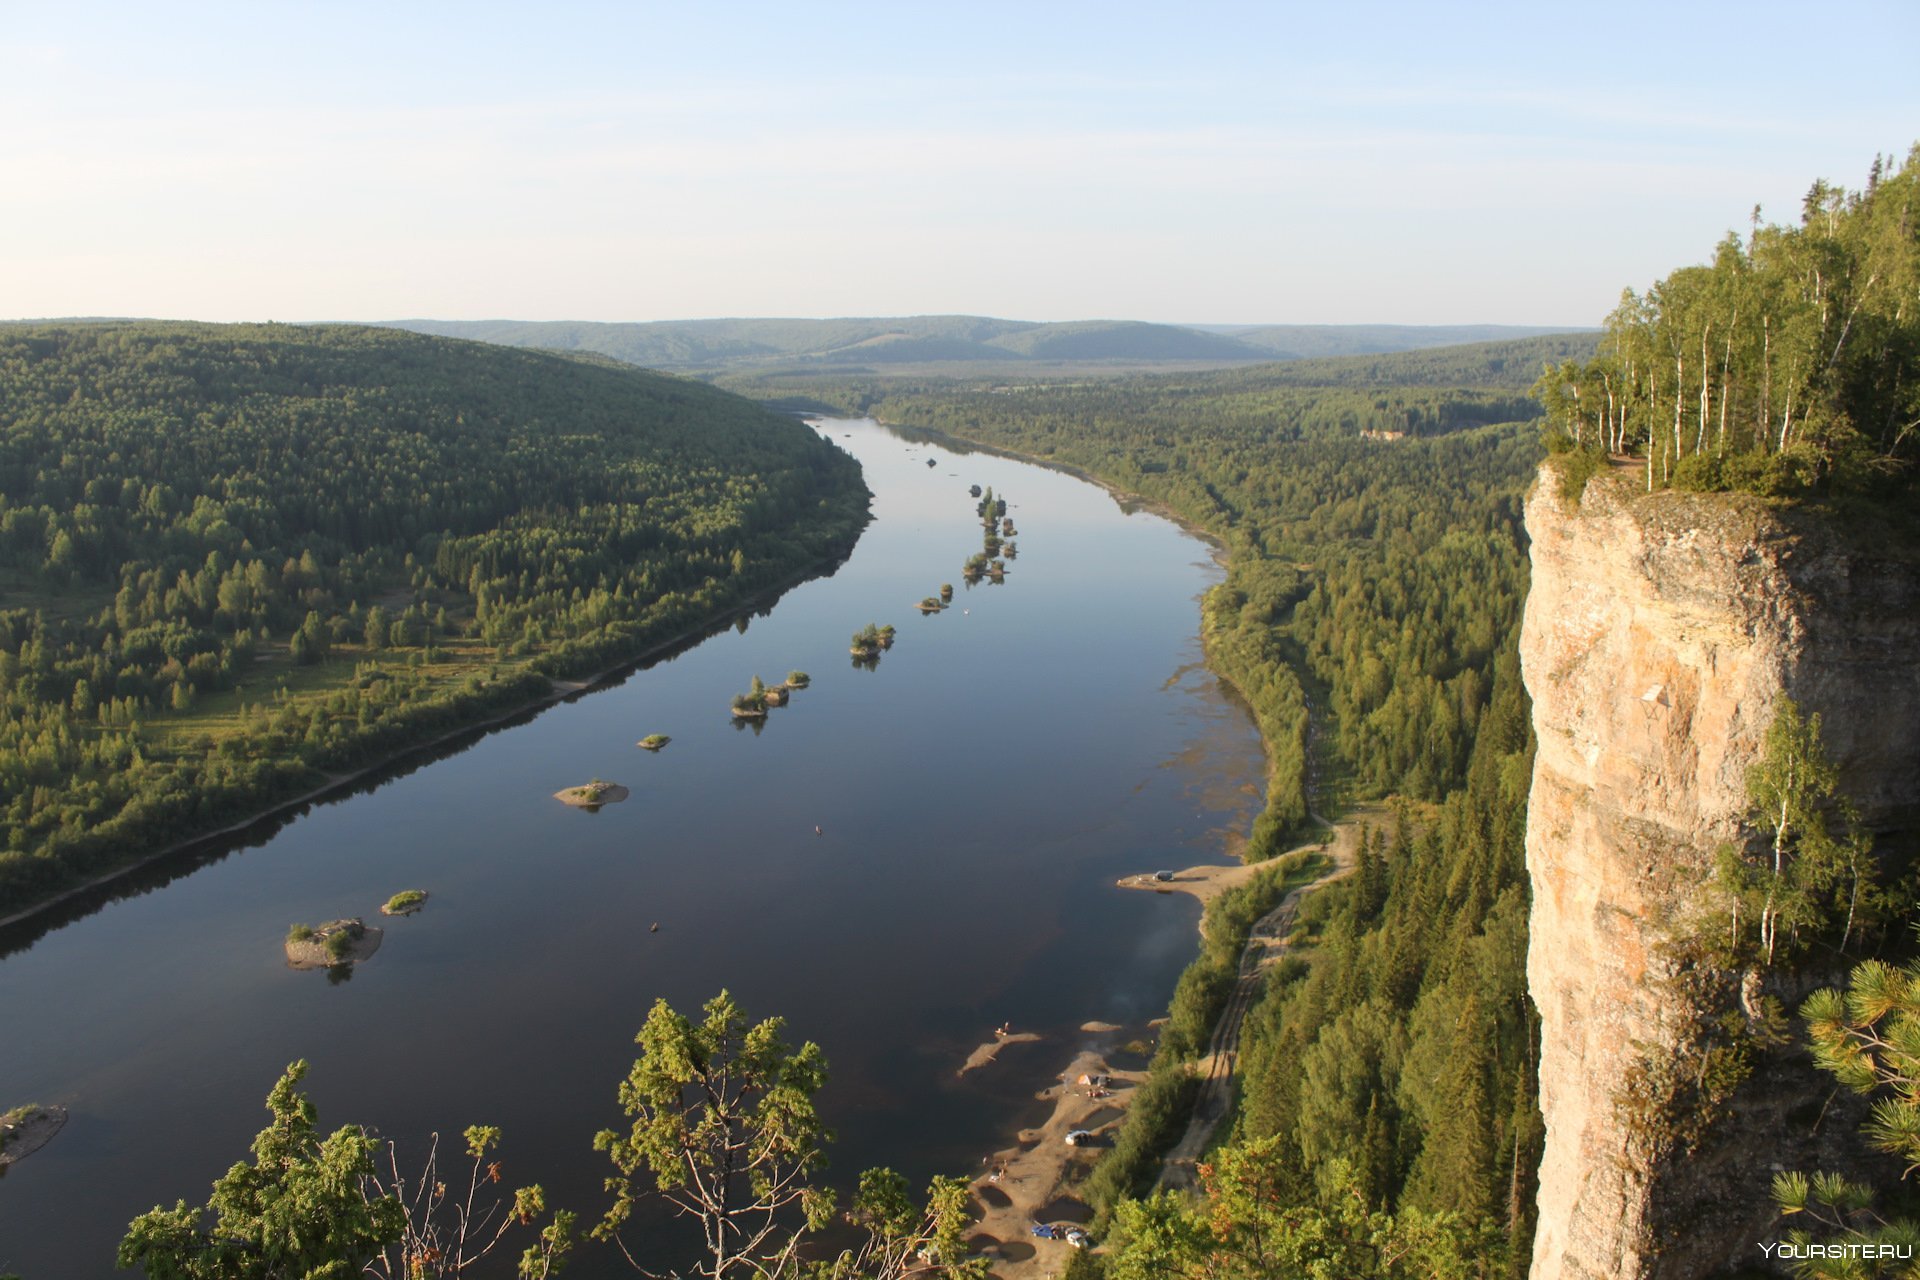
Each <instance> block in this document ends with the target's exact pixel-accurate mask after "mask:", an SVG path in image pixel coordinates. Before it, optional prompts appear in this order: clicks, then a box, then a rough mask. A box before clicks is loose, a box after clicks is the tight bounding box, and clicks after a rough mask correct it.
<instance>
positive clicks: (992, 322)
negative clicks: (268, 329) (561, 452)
mask: <svg viewBox="0 0 1920 1280" xmlns="http://www.w3.org/2000/svg"><path fill="white" fill-rule="evenodd" d="M386 325H387V327H390V328H397V329H411V330H413V331H415V332H418V333H429V334H435V335H438V336H441V337H448V338H470V339H473V340H475V341H478V342H493V343H499V344H502V345H505V346H514V347H541V348H546V349H549V350H557V351H588V352H595V353H598V354H600V355H604V356H610V357H612V358H613V359H616V360H623V361H625V362H627V363H629V364H637V365H642V366H645V367H647V368H654V369H681V370H700V371H706V372H719V371H723V370H725V371H735V370H750V369H756V368H757V369H769V368H782V367H785V368H799V367H821V368H832V367H855V366H860V367H871V366H878V365H896V366H897V365H937V364H973V365H981V364H987V363H997V364H1007V365H1019V364H1028V363H1032V364H1048V363H1057V364H1066V363H1073V364H1114V365H1131V366H1141V365H1154V364H1174V363H1181V364H1188V365H1192V364H1221V365H1231V364H1253V363H1257V362H1262V361H1271V360H1275V359H1303V358H1317V357H1323V356H1339V355H1360V354H1373V353H1387V352H1397V351H1415V350H1424V349H1426V348H1429V347H1441V346H1452V345H1456V344H1459V343H1464V342H1486V341H1494V340H1511V339H1518V338H1525V337H1532V336H1534V335H1538V334H1547V333H1553V332H1556V331H1555V330H1552V329H1542V328H1528V327H1522V326H1513V325H1453V326H1432V327H1422V326H1411V325H1264V326H1259V325H1238V326H1236V325H1170V324H1147V323H1144V322H1141V321H1137V320H1075V321H1067V322H1062V323H1058V324H1039V323H1034V322H1032V321H1025V320H999V319H994V318H992V317H990V316H904V317H879V318H869V319H862V318H844V319H833V320H804V319H765V320H743V319H728V320H661V321H652V322H647V323H634V324H606V323H594V322H586V321H565V320H556V321H525V320H394V321H388V322H386Z"/></svg>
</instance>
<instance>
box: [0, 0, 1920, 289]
mask: <svg viewBox="0 0 1920 1280" xmlns="http://www.w3.org/2000/svg"><path fill="white" fill-rule="evenodd" d="M1915 49H1920V4H1917V3H1915V2H1914V0H1896V2H1893V3H1884V4H1875V3H1846V2H1845V0H1841V2H1840V3H1837V4H1834V5H1831V6H1828V7H1825V8H1824V9H1823V8H1822V7H1820V6H1814V5H1810V4H1807V3H1804V0H1801V2H1797V3H1794V4H1791V5H1789V4H1772V3H1742V4H1699V3H1689V2H1688V0H1668V2H1667V3H1662V4H1656V5H1641V4H1637V3H1617V4H1616V3H1609V4H1600V5H1583V6H1579V7H1578V9H1577V10H1576V9H1575V8H1574V7H1572V6H1550V5H1542V4H1530V5H1525V6H1521V5H1512V6H1493V5H1471V4H1466V5H1461V4H1455V5H1440V4H1433V3H1423V4H1378V5H1354V4H1339V5H1335V4H1323V5H1316V6H1313V7H1306V6H1301V5H1294V4H1282V3H1274V4H1247V5H1230V4H1209V3H1185V4H1168V3H1156V4H1151V5H1146V4H1140V5H1135V4H1123V3H1104V4H1085V5H1081V4H1047V3H1043V2H1042V0H1028V2H1027V3H1024V4H1009V5H997V4H982V3H969V4H966V5H958V4H948V5H940V6H935V5H928V4H916V3H907V2H896V3H891V4H885V5H841V4H832V3H825V2H816V3H813V4H796V3H790V2H789V3H783V4H765V5H762V4H735V3H716V4H711V5H694V4H688V3H684V2H683V3H675V4H671V5H669V4H605V5H597V4H572V5H569V4H559V3H556V4H550V5H532V4H526V3H520V4H515V5H512V6H495V5H488V4H471V3H469V4H459V5H451V4H449V5H444V6H442V5H429V4H398V3H391V2H389V3H383V4H377V5H375V4H368V5H360V4H335V3H329V4H318V3H310V4H304V5H293V4H271V3H269V4H259V3H256V4H247V5H232V6H226V5H197V4H170V5H155V4H151V3H143V4H139V5H131V4H129V5H106V4H96V5H84V4H78V3H76V4H72V5H49V4H44V3H31V4H29V3H19V2H15V0H0V108H3V109H4V111H5V118H6V119H7V121H8V125H7V127H6V129H5V130H3V131H0V316H11V317H25V316H49V315H155V316H177V317H192V318H198V319H208V320H232V319H267V318H272V319H280V320H300V319H318V318H329V319H383V318H398V317H440V318H467V319H473V318H482V317H515V318H524V319H587V320H651V319H676V318H687V317H695V316H721V315H735V316H738V315H893V314H913V313H925V312H969V313H978V314H989V315H1000V316H1012V317H1018V318H1023V319H1036V320H1058V319H1076V318H1089V317H1124V318H1135V319H1146V320H1167V321H1195V322H1198V321H1214V322H1223V323H1225V322H1246V323H1251V322H1262V321H1272V322H1296V323H1359V322H1369V321H1379V322H1401V323H1450V322H1506V323H1529V324H1533V323H1537V324H1592V323H1598V322H1599V320H1600V319H1601V318H1602V317H1603V316H1604V314H1605V313H1606V312H1607V310H1608V309H1610V308H1611V306H1612V305H1613V303H1614V301H1615V299H1616V298H1617V296H1618V294H1619V291H1620V290H1621V288H1622V287H1624V286H1627V285H1632V286H1635V287H1643V286H1645V285H1646V284H1647V283H1649V282H1651V281H1652V280H1653V279H1656V278H1657V277H1659V276H1661V275H1664V274H1665V273H1666V272H1667V271H1669V270H1671V269H1672V268H1674V267H1676V266H1680V265H1684V264H1686V263H1689V262H1695V261H1700V260H1702V259H1704V258H1705V257H1706V256H1707V254H1708V253H1709V252H1710V251H1711V248H1712V245H1713V244H1714V242H1715V241H1716V240H1718V239H1719V237H1720V236H1721V235H1723V234H1724V233H1725V232H1726V231H1727V230H1728V229H1730V228H1735V227H1739V228H1742V229H1744V227H1745V225H1746V222H1747V217H1748V213H1749V211H1750V210H1751V208H1752V206H1753V205H1754V204H1755V203H1759V204H1761V205H1763V206H1764V208H1765V211H1766V213H1767V215H1768V216H1770V217H1772V218H1775V219H1791V218H1793V217H1794V216H1795V215H1796V214H1797V210H1798V205H1799V198H1800V196H1801V194H1802V193H1803V192H1804V191H1805V190H1806V188H1807V186H1808V184H1809V183H1810V182H1811V180H1812V179H1814V178H1815V177H1827V178H1830V179H1833V180H1835V181H1839V182H1842V183H1844V184H1846V185H1849V186H1854V185H1858V184H1859V183H1860V182H1861V181H1862V179H1863V178H1864V175H1865V172H1866V169H1867V166H1868V164H1869V162H1870V161H1871V159H1872V157H1873V155H1874V154H1875V152H1883V153H1887V152H1890V153H1893V154H1895V155H1897V156H1900V157H1904V156H1905V155H1906V153H1907V151H1908V148H1909V147H1910V146H1911V145H1912V144H1913V142H1914V141H1915V140H1916V139H1920V73H1916V71H1915V62H1914V50H1915Z"/></svg>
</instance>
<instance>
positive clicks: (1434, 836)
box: [1233, 650, 1542, 1274]
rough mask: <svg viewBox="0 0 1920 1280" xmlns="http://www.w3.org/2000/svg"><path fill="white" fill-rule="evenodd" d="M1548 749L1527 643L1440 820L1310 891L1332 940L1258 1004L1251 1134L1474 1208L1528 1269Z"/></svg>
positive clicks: (1319, 929)
mask: <svg viewBox="0 0 1920 1280" xmlns="http://www.w3.org/2000/svg"><path fill="white" fill-rule="evenodd" d="M1531 758H1532V741H1531V735H1530V733H1529V731H1528V723H1527V709H1526V696H1525V693H1524V691H1523V690H1522V688H1521V686H1520V681H1519V671H1518V663H1517V661H1516V660H1515V656H1514V654H1513V652H1512V651H1511V650H1508V651H1507V652H1506V653H1504V654H1503V655H1502V656H1501V657H1500V659H1499V661H1498V662H1497V664H1496V677H1495V682H1494V689H1493V692H1492V695H1491V698H1490V700H1489V703H1488V706H1487V710H1486V713H1485V714H1484V715H1483V716H1482V718H1481V724H1480V733H1479V739H1478V741H1477V742H1476V744H1475V747H1474V753H1473V756H1472V758H1471V760H1470V762H1469V766H1468V770H1467V783H1466V786H1465V787H1464V788H1463V789H1461V790H1459V791H1456V792H1454V793H1453V794H1452V795H1450V796H1449V797H1448V798H1447V800H1446V801H1445V803H1444V804H1442V805H1441V806H1440V807H1439V808H1438V810H1437V811H1436V812H1435V813H1434V814H1433V815H1432V817H1431V819H1430V821H1428V822H1426V823H1425V824H1424V828H1425V829H1424V830H1420V829H1417V828H1416V825H1415V822H1414V820H1413V815H1412V813H1411V812H1409V811H1407V810H1405V809H1403V810H1402V811H1401V812H1400V814H1399V816H1398V817H1397V818H1396V820H1395V822H1394V829H1393V831H1392V833H1391V835H1389V834H1388V833H1387V832H1385V831H1374V832H1372V833H1370V834H1364V833H1363V835H1362V850H1361V852H1360V856H1359V859H1358V866H1357V868H1356V872H1355V874H1353V875H1351V876H1349V877H1347V878H1346V879H1344V880H1342V881H1340V882H1338V883H1336V884H1333V885H1330V886H1328V887H1327V888H1325V889H1322V890H1320V891H1319V892H1317V893H1315V894H1314V895H1312V896H1311V897H1309V898H1307V899H1306V901H1305V902H1304V903H1303V904H1302V908H1301V912H1300V916H1299V919H1298V921H1297V925H1298V927H1300V928H1301V929H1303V930H1305V931H1307V932H1308V933H1309V934H1311V935H1312V936H1313V939H1314V941H1313V943H1312V945H1311V946H1310V947H1308V948H1307V949H1306V950H1305V951H1304V952H1303V953H1302V954H1303V958H1304V963H1299V964H1292V965H1287V966H1282V967H1280V968H1278V969H1276V970H1275V971H1274V972H1273V973H1272V975H1271V976H1270V978H1269V980H1268V988H1267V991H1266V994H1265V995H1264V997H1263V998H1262V999H1261V1000H1260V1001H1259V1003H1257V1004H1256V1005H1255V1006H1254V1007H1253V1009H1252V1010H1251V1011H1250V1012H1249V1014H1248V1016H1247V1020H1246V1023H1245V1024H1244V1027H1243V1029H1242V1032H1241V1063H1242V1079H1243V1081H1244V1092H1243V1098H1242V1104H1241V1113H1240V1118H1239V1122H1238V1126H1237V1128H1236V1130H1235V1132H1234V1135H1233V1137H1234V1141H1235V1142H1236V1143H1245V1142H1260V1141H1267V1140H1271V1141H1273V1142H1274V1143H1276V1144H1278V1146H1277V1150H1279V1151H1280V1152H1282V1153H1284V1156H1285V1159H1286V1160H1287V1161H1288V1162H1289V1163H1290V1164H1291V1165H1292V1166H1293V1167H1296V1168H1298V1169H1299V1171H1300V1173H1301V1176H1302V1177H1303V1178H1304V1179H1305V1181H1306V1184H1308V1185H1310V1186H1312V1187H1314V1188H1318V1189H1324V1188H1326V1187H1328V1186H1329V1185H1331V1184H1332V1182H1333V1180H1335V1179H1336V1177H1337V1178H1339V1179H1344V1180H1345V1181H1346V1182H1347V1183H1348V1184H1349V1185H1350V1186H1351V1188H1352V1189H1353V1193H1354V1194H1355V1195H1357V1196H1358V1197H1359V1198H1360V1200H1361V1201H1363V1202H1364V1203H1365V1204H1366V1205H1367V1206H1369V1207H1370V1208H1373V1209H1378V1210H1383V1211H1391V1212H1394V1213H1401V1214H1404V1213H1408V1212H1420V1213H1447V1214H1453V1215H1457V1219H1458V1221H1459V1222H1460V1223H1461V1224H1462V1225H1463V1226H1464V1227H1467V1228H1470V1229H1472V1230H1473V1231H1476V1232H1484V1233H1485V1239H1486V1240H1487V1241H1488V1243H1487V1244H1486V1246H1485V1253H1484V1256H1485V1257H1486V1258H1488V1259H1489V1261H1490V1262H1491V1263H1497V1264H1498V1267H1499V1268H1511V1269H1514V1270H1515V1271H1516V1272H1517V1271H1521V1270H1524V1267H1525V1260H1526V1257H1527V1255H1528V1251H1529V1247H1530V1241H1531V1236H1532V1230H1533V1220H1532V1214H1533V1194H1532V1185H1531V1178H1532V1175H1533V1170H1534V1168H1535V1167H1536V1165H1537V1163H1538V1160H1539V1151H1540V1143H1541V1141H1542V1131H1541V1126H1540V1118H1539V1113H1538V1108H1537V1105H1536V1103H1535V1092H1536V1084H1535V1068H1536V1050H1535V1037H1536V1018H1535V1015H1534V1014H1533V1011H1532V1007H1531V1004H1530V1002H1529V1001H1528V999H1527V994H1526V948H1527V929H1526V925H1527V911H1528V902H1527V880H1526V872H1525V861H1524V837H1525V830H1526V798H1527V785H1528V779H1529V777H1530V774H1531ZM1316 1194H1317V1192H1316ZM1366 1274H1371V1273H1366Z"/></svg>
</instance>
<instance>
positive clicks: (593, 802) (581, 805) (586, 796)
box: [553, 778, 632, 809]
mask: <svg viewBox="0 0 1920 1280" xmlns="http://www.w3.org/2000/svg"><path fill="white" fill-rule="evenodd" d="M630 794H632V793H631V792H629V791H628V790H627V789H626V788H625V787H623V786H621V785H620V784H619V783H617V782H607V781H605V780H603V779H600V778H595V779H594V780H593V781H591V782H583V783H581V784H580V785H579V786H577V787H564V788H562V789H561V790H559V791H556V792H554V793H553V798H554V799H555V800H558V801H559V802H560V803H561V804H569V805H572V806H573V807H574V808H576V809H598V808H599V807H600V806H601V805H603V804H618V803H619V802H620V801H622V800H625V799H626V798H627V796H628V795H630Z"/></svg>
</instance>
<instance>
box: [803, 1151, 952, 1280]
mask: <svg viewBox="0 0 1920 1280" xmlns="http://www.w3.org/2000/svg"><path fill="white" fill-rule="evenodd" d="M972 1208H973V1204H972V1196H971V1193H970V1192H969V1191H968V1189H967V1182H966V1179H964V1178H935V1179H934V1180H933V1184H932V1185H931V1186H930V1187H928V1188H927V1203H926V1205H925V1206H924V1207H922V1206H920V1205H918V1204H915V1203H914V1202H913V1200H912V1199H911V1198H910V1197H909V1196H908V1194H907V1180H906V1179H905V1178H903V1177H901V1176H900V1175H899V1174H897V1173H895V1172H894V1171H893V1170H891V1169H868V1170H867V1171H866V1172H864V1173H862V1174H861V1175H860V1188H859V1190H858V1191H857V1192H856V1193H855V1194H854V1197H853V1203H852V1206H851V1207H850V1209H849V1211H848V1212H847V1214H846V1219H847V1221H848V1222H849V1223H850V1224H851V1225H852V1226H853V1227H854V1228H856V1229H857V1231H858V1232H859V1239H860V1243H859V1244H858V1245H855V1246H851V1247H848V1248H844V1249H842V1250H841V1251H840V1252H839V1253H837V1254H835V1255H833V1256H832V1257H830V1258H827V1259H825V1260H823V1261H818V1262H811V1263H808V1264H807V1265H806V1266H805V1269H804V1270H805V1274H806V1276H807V1278H808V1280H903V1278H904V1277H907V1276H926V1277H931V1276H934V1275H942V1276H945V1277H948V1278H949V1280H986V1277H987V1274H988V1272H987V1265H988V1264H987V1259H985V1258H971V1257H968V1256H967V1254H968V1246H967V1233H968V1231H969V1229H970V1228H971V1226H972Z"/></svg>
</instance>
